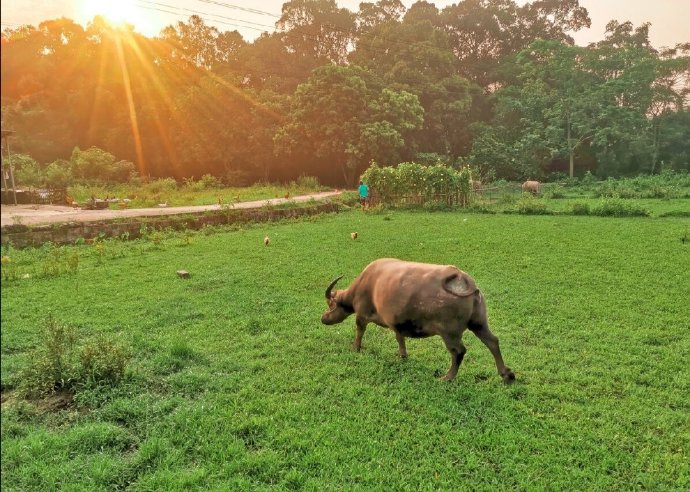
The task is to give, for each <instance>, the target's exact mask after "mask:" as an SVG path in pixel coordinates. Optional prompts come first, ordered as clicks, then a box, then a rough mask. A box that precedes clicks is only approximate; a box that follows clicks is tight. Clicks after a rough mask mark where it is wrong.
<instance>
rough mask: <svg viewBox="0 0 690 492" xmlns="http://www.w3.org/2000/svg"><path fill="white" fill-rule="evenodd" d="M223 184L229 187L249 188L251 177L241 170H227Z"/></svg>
mask: <svg viewBox="0 0 690 492" xmlns="http://www.w3.org/2000/svg"><path fill="white" fill-rule="evenodd" d="M223 182H224V183H225V184H226V185H227V186H237V187H240V186H247V184H248V183H249V175H248V174H247V173H246V172H245V171H242V170H241V169H226V170H225V172H224V173H223Z"/></svg>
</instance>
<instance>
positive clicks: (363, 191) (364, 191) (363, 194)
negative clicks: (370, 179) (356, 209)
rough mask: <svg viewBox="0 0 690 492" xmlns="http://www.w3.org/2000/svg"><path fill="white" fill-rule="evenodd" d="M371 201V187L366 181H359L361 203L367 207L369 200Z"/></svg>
mask: <svg viewBox="0 0 690 492" xmlns="http://www.w3.org/2000/svg"><path fill="white" fill-rule="evenodd" d="M368 201H369V187H368V186H367V185H366V184H365V183H364V181H360V182H359V203H361V204H362V209H365V208H367V202H368Z"/></svg>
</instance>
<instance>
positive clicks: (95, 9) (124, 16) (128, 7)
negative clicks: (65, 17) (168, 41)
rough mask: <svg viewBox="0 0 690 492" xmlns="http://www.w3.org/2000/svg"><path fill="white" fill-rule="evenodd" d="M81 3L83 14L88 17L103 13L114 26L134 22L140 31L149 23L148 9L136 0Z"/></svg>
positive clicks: (97, 0) (102, 0) (85, 1)
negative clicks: (140, 5)
mask: <svg viewBox="0 0 690 492" xmlns="http://www.w3.org/2000/svg"><path fill="white" fill-rule="evenodd" d="M81 4H82V5H81V11H82V15H83V16H84V17H86V18H87V19H93V18H94V17H95V16H97V15H101V16H103V17H104V18H105V19H106V20H107V21H108V22H109V23H110V24H112V25H114V26H118V25H123V24H132V25H133V26H134V27H135V28H137V30H140V31H141V30H146V28H147V27H148V24H149V19H148V16H147V14H146V11H145V10H143V9H141V8H140V7H138V6H137V4H136V2H135V0H82V2H81Z"/></svg>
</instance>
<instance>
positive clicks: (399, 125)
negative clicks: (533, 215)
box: [1, 0, 690, 184]
mask: <svg viewBox="0 0 690 492" xmlns="http://www.w3.org/2000/svg"><path fill="white" fill-rule="evenodd" d="M275 25H276V30H275V32H273V33H263V34H262V35H261V36H259V37H258V38H257V39H256V40H254V41H253V42H247V41H245V40H244V39H243V38H242V36H241V35H240V34H239V33H238V32H237V31H220V30H219V29H217V28H216V27H213V26H210V25H208V24H207V22H206V21H205V20H204V19H203V18H202V17H200V16H198V15H194V16H191V17H190V18H189V19H188V20H187V21H186V22H178V23H177V24H175V25H171V26H168V27H166V28H164V29H163V30H162V31H161V33H160V34H159V35H158V36H155V37H146V36H144V35H142V34H139V33H137V32H135V31H134V29H133V27H132V26H124V27H113V26H111V25H109V24H108V23H107V22H106V21H105V19H103V18H101V17H95V18H94V19H93V21H92V22H90V23H89V24H88V25H87V26H86V27H82V26H81V25H79V24H77V23H75V22H74V21H72V20H70V19H66V18H61V19H55V20H48V21H45V22H42V23H41V24H39V25H38V27H34V26H23V27H19V28H16V29H6V30H5V31H4V32H3V33H2V50H1V58H2V67H1V77H2V118H3V128H11V129H13V130H15V131H16V134H15V135H16V136H15V137H13V138H12V146H13V151H14V152H19V153H24V154H28V155H30V156H32V157H33V158H34V159H35V160H36V161H38V162H40V163H41V164H40V166H42V167H43V170H45V169H47V168H48V167H50V166H51V165H52V166H53V167H52V168H50V169H51V172H53V173H57V170H56V167H57V168H59V166H60V165H61V163H62V164H64V163H69V165H70V166H71V167H70V169H72V170H73V168H74V162H75V159H77V158H76V157H75V154H74V152H75V147H78V148H81V149H89V148H91V147H97V148H98V149H103V150H102V151H103V152H105V153H107V154H109V155H111V156H117V159H121V160H122V161H117V160H115V158H114V157H113V158H112V159H110V158H108V159H106V160H108V162H110V161H113V162H110V164H108V165H107V166H101V167H100V168H99V169H101V168H102V169H109V171H108V172H110V173H112V176H116V177H117V176H120V175H122V176H124V175H125V174H127V172H128V171H129V168H128V167H127V166H126V165H125V164H119V167H118V166H115V167H118V169H117V170H113V169H114V168H113V167H112V166H113V165H114V163H115V162H117V163H126V162H131V163H134V164H135V166H134V169H135V170H136V172H138V173H139V175H141V176H157V177H168V176H170V177H174V178H177V179H181V178H189V177H192V176H195V177H197V178H198V177H200V176H202V175H204V174H213V175H214V176H218V177H219V178H221V179H223V180H225V181H226V182H228V183H230V184H247V183H249V182H254V181H260V180H263V181H280V180H288V179H294V178H296V177H297V176H300V175H313V176H317V177H318V178H319V179H320V180H322V181H323V182H326V183H332V184H352V183H353V182H354V180H356V178H357V177H358V176H359V175H360V174H361V173H362V172H363V171H364V170H365V169H366V168H367V167H368V166H369V164H370V162H372V161H375V162H377V163H379V164H382V165H391V164H397V163H399V162H405V161H409V162H412V161H414V162H418V163H421V164H432V163H437V162H439V161H440V162H445V163H447V164H450V165H452V166H455V167H461V166H464V165H470V166H472V167H473V168H474V169H475V170H476V172H478V173H479V174H481V175H482V176H486V177H488V178H505V179H523V178H543V177H545V176H548V175H549V174H552V173H554V172H562V173H568V174H571V175H573V174H575V175H578V174H583V173H584V172H586V171H591V172H593V173H595V174H596V175H597V176H600V177H607V176H624V175H634V174H639V173H657V172H659V171H661V170H662V169H677V170H689V169H690V134H689V133H690V130H689V129H690V112H689V110H690V106H689V103H690V100H689V97H690V96H689V94H690V42H689V43H683V44H679V45H677V46H675V47H671V48H663V49H655V48H654V47H652V45H651V44H650V41H649V27H650V26H649V24H643V25H641V26H638V27H635V26H633V25H632V24H631V23H629V22H618V21H615V20H612V21H611V22H609V24H608V25H607V30H606V34H605V36H604V39H603V40H601V41H599V42H596V43H592V44H590V45H589V46H586V47H580V46H576V45H575V44H574V41H573V39H572V37H571V36H570V34H569V33H572V32H575V31H577V30H579V29H582V28H584V27H589V25H590V18H589V15H588V12H587V10H586V9H585V8H583V7H581V6H580V5H579V2H578V0H559V1H556V0H540V1H533V2H530V3H526V4H525V5H522V6H521V5H518V4H517V3H516V2H515V1H513V0H464V1H460V2H458V3H457V4H454V5H451V6H448V7H445V8H443V9H438V8H436V7H435V6H434V4H433V3H429V2H426V1H418V2H416V3H414V4H413V5H412V6H411V7H410V8H409V9H408V8H406V7H405V6H404V5H403V4H402V3H401V2H400V1H399V0H379V1H377V2H362V3H361V4H360V6H359V10H358V11H357V12H352V11H350V10H348V9H345V8H340V7H338V5H337V3H336V1H335V0H291V1H288V2H286V3H285V4H284V5H283V7H282V13H281V16H280V18H279V19H278V20H277V22H276V24H275ZM77 152H81V151H78V149H77ZM94 152H96V151H94ZM77 155H78V153H77ZM70 156H71V157H70ZM68 159H70V160H69V161H68ZM97 160H98V159H97ZM108 166H111V167H108ZM125 168H127V171H126V170H125ZM38 171H40V169H39V170H38ZM80 172H82V173H84V172H87V174H88V171H83V170H82V171H80ZM95 172H96V171H95ZM104 172H105V171H104ZM130 174H131V173H130ZM120 177H121V176H120ZM102 178H103V179H105V178H106V176H105V175H104V176H102ZM113 179H115V178H113Z"/></svg>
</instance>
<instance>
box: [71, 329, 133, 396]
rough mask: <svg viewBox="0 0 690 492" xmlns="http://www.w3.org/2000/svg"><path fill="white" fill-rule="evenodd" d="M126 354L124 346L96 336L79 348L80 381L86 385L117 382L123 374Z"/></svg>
mask: <svg viewBox="0 0 690 492" xmlns="http://www.w3.org/2000/svg"><path fill="white" fill-rule="evenodd" d="M128 358H129V357H128V354H127V351H126V350H125V348H124V347H123V346H122V345H120V344H118V343H115V342H114V341H112V340H108V339H106V338H98V339H96V340H95V341H93V342H89V343H87V344H86V345H84V346H83V347H82V348H81V351H80V354H79V362H80V367H79V371H80V374H79V376H80V378H79V380H80V382H82V383H83V384H86V385H103V384H115V383H118V382H119V381H120V380H121V379H122V377H123V376H124V374H125V368H126V366H127V360H128Z"/></svg>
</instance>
